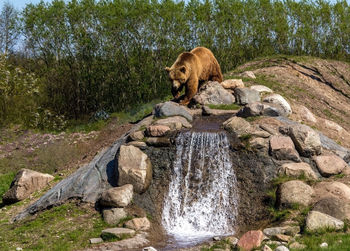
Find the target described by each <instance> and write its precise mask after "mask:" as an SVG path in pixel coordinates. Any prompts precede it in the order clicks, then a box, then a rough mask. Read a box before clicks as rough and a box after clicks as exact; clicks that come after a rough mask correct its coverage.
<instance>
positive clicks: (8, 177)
mask: <svg viewBox="0 0 350 251" xmlns="http://www.w3.org/2000/svg"><path fill="white" fill-rule="evenodd" d="M15 175H16V173H15V172H9V173H6V174H0V200H1V201H2V196H3V195H4V194H5V193H6V191H7V190H8V189H9V188H10V185H11V182H12V180H13V178H14V177H15Z"/></svg>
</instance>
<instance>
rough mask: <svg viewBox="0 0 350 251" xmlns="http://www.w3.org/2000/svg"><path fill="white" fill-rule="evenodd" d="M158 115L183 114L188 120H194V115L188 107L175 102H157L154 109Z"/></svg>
mask: <svg viewBox="0 0 350 251" xmlns="http://www.w3.org/2000/svg"><path fill="white" fill-rule="evenodd" d="M153 113H154V115H155V116H156V117H158V118H159V117H172V116H182V117H184V118H186V119H187V120H188V121H192V120H193V117H192V115H191V113H190V112H189V111H188V110H187V108H186V107H184V106H182V105H179V104H178V103H175V102H171V101H168V102H165V103H160V104H157V105H156V106H155V107H154V111H153Z"/></svg>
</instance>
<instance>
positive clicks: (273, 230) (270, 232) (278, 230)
mask: <svg viewBox="0 0 350 251" xmlns="http://www.w3.org/2000/svg"><path fill="white" fill-rule="evenodd" d="M299 232H300V227H299V226H283V227H269V228H265V229H264V231H263V233H264V234H265V235H266V236H267V237H270V238H271V237H273V236H276V235H278V234H286V235H290V236H295V235H296V234H297V233H299Z"/></svg>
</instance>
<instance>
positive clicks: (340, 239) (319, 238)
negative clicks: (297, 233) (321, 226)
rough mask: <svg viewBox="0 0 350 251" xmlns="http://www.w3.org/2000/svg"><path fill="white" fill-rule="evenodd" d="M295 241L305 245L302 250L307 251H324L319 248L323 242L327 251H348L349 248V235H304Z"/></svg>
mask: <svg viewBox="0 0 350 251" xmlns="http://www.w3.org/2000/svg"><path fill="white" fill-rule="evenodd" d="M296 240H297V241H298V242H299V243H303V244H305V245H306V246H307V247H306V248H305V249H304V250H308V251H318V250H325V249H324V248H321V247H320V244H321V243H323V242H326V243H327V244H328V248H327V250H331V251H339V250H349V247H350V235H349V234H348V233H336V232H334V233H328V232H326V233H312V234H309V233H306V234H304V235H302V236H301V237H299V238H297V239H296ZM291 250H296V249H291Z"/></svg>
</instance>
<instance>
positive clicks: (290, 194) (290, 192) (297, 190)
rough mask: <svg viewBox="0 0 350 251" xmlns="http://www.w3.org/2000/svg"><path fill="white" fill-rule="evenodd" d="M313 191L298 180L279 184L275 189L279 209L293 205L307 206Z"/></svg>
mask: <svg viewBox="0 0 350 251" xmlns="http://www.w3.org/2000/svg"><path fill="white" fill-rule="evenodd" d="M313 194H314V190H313V189H312V187H310V186H309V185H307V184H305V183H304V182H302V181H300V180H291V181H287V182H285V183H283V184H281V185H280V186H279V187H278V189H277V204H278V206H279V207H293V206H294V205H295V204H300V205H303V206H309V205H310V204H311V202H312V196H313Z"/></svg>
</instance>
